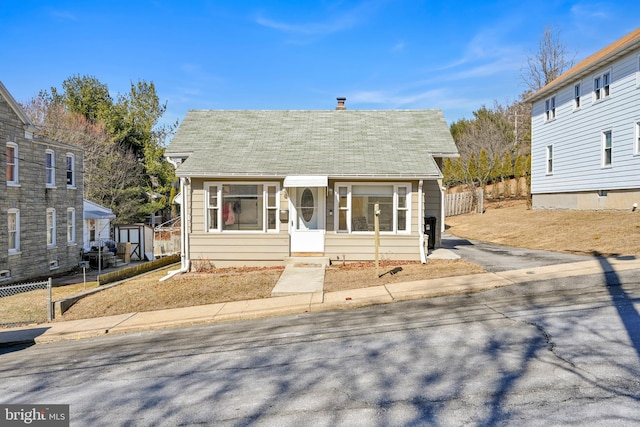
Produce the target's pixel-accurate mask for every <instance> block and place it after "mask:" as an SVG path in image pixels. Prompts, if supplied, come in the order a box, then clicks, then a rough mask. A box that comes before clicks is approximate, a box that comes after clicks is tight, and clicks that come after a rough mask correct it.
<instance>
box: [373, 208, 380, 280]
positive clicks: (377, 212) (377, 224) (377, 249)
mask: <svg viewBox="0 0 640 427" xmlns="http://www.w3.org/2000/svg"><path fill="white" fill-rule="evenodd" d="M373 210H374V217H375V219H374V221H373V225H374V230H375V232H376V237H375V258H376V277H380V266H379V262H378V259H379V257H380V204H378V203H376V204H375V205H374V206H373Z"/></svg>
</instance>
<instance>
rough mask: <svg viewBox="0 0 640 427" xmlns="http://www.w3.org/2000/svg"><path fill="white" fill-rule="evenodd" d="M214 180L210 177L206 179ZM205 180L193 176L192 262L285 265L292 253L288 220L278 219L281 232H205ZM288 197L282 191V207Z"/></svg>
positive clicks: (236, 264)
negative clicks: (281, 220) (280, 220)
mask: <svg viewBox="0 0 640 427" xmlns="http://www.w3.org/2000/svg"><path fill="white" fill-rule="evenodd" d="M207 181H211V180H207ZM203 183H204V180H199V179H198V180H196V179H193V180H192V181H191V192H190V198H189V204H190V207H191V213H192V215H191V223H190V225H191V227H190V233H189V243H190V247H191V262H192V263H194V264H198V263H201V262H208V263H211V264H213V265H214V266H215V267H217V268H220V267H228V266H239V265H246V266H258V265H260V266H264V265H282V264H283V261H284V259H285V257H287V256H289V233H288V229H287V223H286V222H285V223H282V222H278V227H279V231H278V232H269V233H264V232H255V233H253V232H251V233H242V232H226V233H209V232H206V231H205V208H204V194H205V192H204V186H203ZM283 206H287V200H286V199H285V198H284V195H283V192H282V191H280V208H281V209H282V208H283Z"/></svg>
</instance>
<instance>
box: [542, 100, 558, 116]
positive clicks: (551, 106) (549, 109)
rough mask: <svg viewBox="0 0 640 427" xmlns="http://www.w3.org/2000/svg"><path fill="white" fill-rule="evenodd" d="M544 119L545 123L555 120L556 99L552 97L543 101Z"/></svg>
mask: <svg viewBox="0 0 640 427" xmlns="http://www.w3.org/2000/svg"><path fill="white" fill-rule="evenodd" d="M544 118H545V121H550V120H554V119H555V118H556V97H555V96H552V97H550V98H547V99H546V100H545V101H544Z"/></svg>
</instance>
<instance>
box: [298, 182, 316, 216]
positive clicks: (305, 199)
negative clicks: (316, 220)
mask: <svg viewBox="0 0 640 427" xmlns="http://www.w3.org/2000/svg"><path fill="white" fill-rule="evenodd" d="M314 209H315V204H314V198H313V192H312V191H311V189H309V188H305V189H304V191H303V192H302V196H301V198H300V211H301V213H302V219H303V220H304V222H305V223H309V222H310V221H311V219H312V218H313V211H314Z"/></svg>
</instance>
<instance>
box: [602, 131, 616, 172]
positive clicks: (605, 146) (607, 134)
mask: <svg viewBox="0 0 640 427" xmlns="http://www.w3.org/2000/svg"><path fill="white" fill-rule="evenodd" d="M612 156H613V139H612V135H611V131H610V130H608V131H604V132H603V133H602V166H603V167H610V166H611V160H612Z"/></svg>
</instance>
